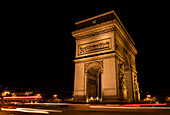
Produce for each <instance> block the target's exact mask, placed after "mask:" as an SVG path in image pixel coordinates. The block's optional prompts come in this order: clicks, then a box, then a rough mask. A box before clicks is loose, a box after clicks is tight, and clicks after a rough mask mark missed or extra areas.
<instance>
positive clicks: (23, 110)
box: [1, 108, 62, 114]
mask: <svg viewBox="0 0 170 115" xmlns="http://www.w3.org/2000/svg"><path fill="white" fill-rule="evenodd" d="M1 111H18V112H26V113H43V114H49V112H59V113H61V112H62V110H47V109H33V108H15V109H9V108H1Z"/></svg>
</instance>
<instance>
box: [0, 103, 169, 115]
mask: <svg viewBox="0 0 170 115" xmlns="http://www.w3.org/2000/svg"><path fill="white" fill-rule="evenodd" d="M32 114H50V115H144V114H146V115H170V107H168V106H155V105H152V106H146V105H145V106H138V105H123V106H122V105H116V104H110V105H109V104H103V105H102V104H100V105H94V104H62V103H60V104H57V103H43V104H24V105H20V106H18V105H16V106H2V107H1V111H0V115H32Z"/></svg>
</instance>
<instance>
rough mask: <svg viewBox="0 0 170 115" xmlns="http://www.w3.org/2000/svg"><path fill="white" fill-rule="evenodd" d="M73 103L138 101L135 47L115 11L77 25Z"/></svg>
mask: <svg viewBox="0 0 170 115" xmlns="http://www.w3.org/2000/svg"><path fill="white" fill-rule="evenodd" d="M76 25H77V27H78V29H77V30H76V31H74V32H72V34H73V36H74V37H75V38H76V56H75V60H74V62H75V81H74V100H75V101H86V102H88V101H89V98H90V97H93V98H100V99H101V100H102V101H104V102H115V101H138V100H140V94H139V87H138V85H139V84H138V82H137V72H136V65H135V55H136V54H137V50H136V49H135V47H134V45H135V43H134V42H133V40H132V39H131V37H130V35H129V34H128V32H127V31H126V29H125V28H124V26H123V24H122V23H121V21H120V20H119V18H118V17H117V15H116V14H115V12H114V11H111V12H107V13H104V14H101V15H98V16H95V17H92V18H89V19H85V20H82V21H80V22H77V23H76Z"/></svg>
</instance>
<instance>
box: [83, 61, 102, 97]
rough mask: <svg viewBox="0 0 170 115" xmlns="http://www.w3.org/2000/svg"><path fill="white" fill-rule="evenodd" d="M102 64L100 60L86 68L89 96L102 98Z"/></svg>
mask: <svg viewBox="0 0 170 115" xmlns="http://www.w3.org/2000/svg"><path fill="white" fill-rule="evenodd" d="M102 68H103V67H102V65H101V64H100V63H99V62H92V63H90V64H89V65H88V67H87V69H86V76H87V92H86V93H87V98H88V99H89V98H91V97H93V98H97V97H98V98H101V93H102V92H101V89H102V88H101V87H102V86H101V73H102Z"/></svg>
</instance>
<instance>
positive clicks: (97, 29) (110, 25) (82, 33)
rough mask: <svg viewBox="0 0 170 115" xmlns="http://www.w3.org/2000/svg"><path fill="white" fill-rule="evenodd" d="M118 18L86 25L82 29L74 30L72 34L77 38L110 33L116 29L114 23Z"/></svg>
mask: <svg viewBox="0 0 170 115" xmlns="http://www.w3.org/2000/svg"><path fill="white" fill-rule="evenodd" d="M115 22H116V20H110V21H107V22H103V23H101V24H96V25H93V26H90V27H86V28H83V29H80V30H76V31H74V32H72V35H73V36H74V37H75V38H76V39H77V40H79V39H83V38H88V37H92V36H96V35H99V34H104V33H108V32H111V31H114V23H115Z"/></svg>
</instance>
